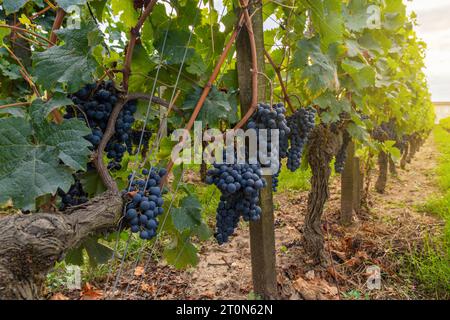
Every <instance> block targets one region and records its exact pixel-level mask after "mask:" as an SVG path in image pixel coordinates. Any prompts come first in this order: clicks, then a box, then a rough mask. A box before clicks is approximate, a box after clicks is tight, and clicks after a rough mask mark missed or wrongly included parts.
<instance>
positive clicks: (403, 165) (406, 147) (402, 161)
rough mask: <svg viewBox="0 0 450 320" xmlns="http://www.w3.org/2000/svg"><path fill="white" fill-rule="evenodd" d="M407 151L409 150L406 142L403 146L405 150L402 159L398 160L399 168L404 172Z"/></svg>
mask: <svg viewBox="0 0 450 320" xmlns="http://www.w3.org/2000/svg"><path fill="white" fill-rule="evenodd" d="M409 149H410V146H409V142H407V143H406V144H405V150H404V151H403V156H402V159H401V160H400V168H402V170H405V168H406V163H407V160H408V154H409Z"/></svg>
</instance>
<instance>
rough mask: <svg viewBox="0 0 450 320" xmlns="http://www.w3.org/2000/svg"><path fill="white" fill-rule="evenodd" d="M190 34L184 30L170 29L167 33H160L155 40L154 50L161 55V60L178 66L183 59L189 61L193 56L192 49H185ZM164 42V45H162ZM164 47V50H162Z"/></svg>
mask: <svg viewBox="0 0 450 320" xmlns="http://www.w3.org/2000/svg"><path fill="white" fill-rule="evenodd" d="M189 37H190V33H189V32H187V31H184V30H179V29H171V30H169V31H168V33H167V39H165V38H166V31H164V32H161V33H160V34H159V36H158V37H156V39H155V44H154V45H155V48H156V50H158V52H159V53H163V59H164V60H166V61H167V63H168V64H180V63H182V62H183V59H185V58H186V60H187V59H189V58H191V57H192V56H193V54H194V52H195V50H194V49H193V48H187V49H186V46H187V45H188V42H189ZM164 41H165V45H164ZM163 47H164V50H163Z"/></svg>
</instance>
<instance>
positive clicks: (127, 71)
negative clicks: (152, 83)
mask: <svg viewBox="0 0 450 320" xmlns="http://www.w3.org/2000/svg"><path fill="white" fill-rule="evenodd" d="M156 2H157V0H151V1H150V2H149V4H148V5H147V6H146V7H145V9H144V11H143V12H142V14H141V16H140V17H139V20H138V22H137V24H136V26H135V27H134V28H132V29H131V31H130V34H131V36H130V42H129V43H128V46H127V50H126V54H125V62H124V65H123V84H122V85H123V88H124V90H125V92H127V93H128V81H129V79H130V75H131V60H132V59H133V51H134V47H135V46H136V41H137V38H138V37H139V34H140V31H141V28H142V26H143V25H144V22H145V19H147V18H148V16H149V15H150V13H151V12H152V10H153V7H154V6H155V4H156Z"/></svg>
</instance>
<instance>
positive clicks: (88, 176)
mask: <svg viewBox="0 0 450 320" xmlns="http://www.w3.org/2000/svg"><path fill="white" fill-rule="evenodd" d="M79 179H80V182H81V184H82V185H83V190H84V191H85V192H86V193H87V194H88V195H89V197H95V196H96V195H99V194H100V193H103V192H104V191H106V187H105V185H104V184H103V181H102V179H101V178H100V175H99V174H98V172H97V171H96V170H90V171H87V172H83V173H82V174H81V175H79Z"/></svg>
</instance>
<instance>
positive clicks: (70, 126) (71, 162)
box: [36, 119, 92, 171]
mask: <svg viewBox="0 0 450 320" xmlns="http://www.w3.org/2000/svg"><path fill="white" fill-rule="evenodd" d="M90 133H91V130H89V128H88V127H87V126H86V124H85V123H84V122H83V121H80V120H78V119H69V120H65V121H63V123H61V124H60V125H57V124H55V123H46V124H44V125H41V126H36V137H37V139H38V140H39V141H40V142H41V143H44V144H46V145H48V146H52V147H55V148H56V149H58V150H59V155H58V156H59V158H60V159H61V161H63V162H64V163H65V164H66V165H67V166H69V167H70V168H72V169H74V170H75V171H78V170H86V163H87V162H88V157H89V155H90V153H91V151H90V150H89V147H92V144H91V143H90V142H88V141H87V140H86V139H84V138H83V137H84V136H87V135H88V134H90Z"/></svg>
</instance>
